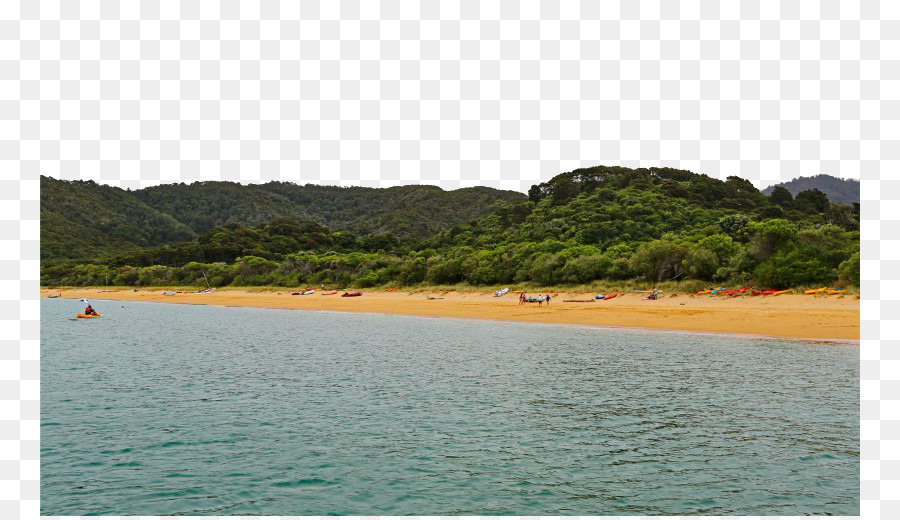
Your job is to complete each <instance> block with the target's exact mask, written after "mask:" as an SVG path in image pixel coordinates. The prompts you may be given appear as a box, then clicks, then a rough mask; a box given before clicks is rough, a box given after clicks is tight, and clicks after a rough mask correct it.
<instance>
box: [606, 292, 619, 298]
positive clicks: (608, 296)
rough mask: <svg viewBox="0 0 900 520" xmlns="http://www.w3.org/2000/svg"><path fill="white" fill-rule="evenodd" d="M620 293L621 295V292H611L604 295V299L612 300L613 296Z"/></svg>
mask: <svg viewBox="0 0 900 520" xmlns="http://www.w3.org/2000/svg"><path fill="white" fill-rule="evenodd" d="M618 295H619V293H609V294H607V295H606V296H604V297H603V299H604V300H612V299H613V298H615V297H616V296H618Z"/></svg>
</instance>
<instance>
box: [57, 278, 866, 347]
mask: <svg viewBox="0 0 900 520" xmlns="http://www.w3.org/2000/svg"><path fill="white" fill-rule="evenodd" d="M164 292H166V291H163V290H159V289H154V290H132V289H121V290H101V289H63V290H55V289H53V290H46V289H44V290H41V296H43V297H46V296H48V295H51V294H53V295H55V294H61V298H75V299H77V298H88V299H89V300H92V301H95V302H97V303H96V307H97V308H98V311H99V312H103V305H102V303H99V302H100V300H115V301H138V302H157V303H174V304H192V305H224V306H229V307H260V308H275V309H302V310H326V311H346V312H375V313H384V314H403V315H411V316H430V317H448V318H470V319H483V320H501V321H523V322H530V323H544V324H567V325H594V326H604V327H635V328H645V329H663V330H678V331H693V332H708V333H726V334H753V335H763V336H775V337H783V338H807V339H840V340H859V309H860V301H859V299H858V298H857V297H856V296H853V295H846V296H806V295H796V294H788V295H780V296H741V297H735V298H731V297H722V296H709V295H702V296H698V295H693V294H691V295H688V294H662V295H661V298H660V299H659V300H656V301H648V300H642V298H643V297H644V296H645V295H644V294H640V293H629V294H625V295H622V296H619V297H617V298H615V299H612V300H606V301H590V302H564V301H563V300H589V299H592V298H593V297H594V295H593V294H565V293H551V303H550V305H547V304H543V305H540V306H538V304H536V303H529V304H525V305H519V303H518V295H517V294H513V293H509V294H506V295H504V296H502V297H499V298H495V297H493V295H492V294H489V293H467V292H446V293H437V292H431V293H426V292H423V291H413V292H411V291H396V292H385V291H373V292H366V291H365V290H364V291H363V295H362V296H360V297H356V298H342V297H341V293H338V294H333V295H322V294H320V293H321V292H320V291H316V292H315V293H314V294H311V295H305V296H299V295H298V296H292V295H291V291H290V290H284V291H281V292H256V291H246V290H239V289H224V290H222V289H220V290H218V291H216V292H214V293H211V294H191V293H179V294H175V295H172V296H165V295H164V294H163V293H164ZM429 296H430V297H433V298H443V299H431V300H429V299H427V297H429ZM80 305H83V304H75V303H74V302H73V307H72V311H73V313H74V312H81V311H82V310H83V309H81V307H80ZM110 312H115V311H110Z"/></svg>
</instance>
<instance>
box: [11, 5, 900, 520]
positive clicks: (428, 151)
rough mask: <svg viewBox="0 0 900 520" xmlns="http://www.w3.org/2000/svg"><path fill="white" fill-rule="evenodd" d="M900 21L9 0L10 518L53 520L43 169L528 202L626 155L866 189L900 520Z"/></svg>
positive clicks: (673, 8) (889, 494)
mask: <svg viewBox="0 0 900 520" xmlns="http://www.w3.org/2000/svg"><path fill="white" fill-rule="evenodd" d="M898 11H900V4H897V3H890V2H881V3H879V2H861V3H857V2H838V1H837V0H830V1H825V2H815V3H813V2H810V3H793V2H779V1H772V0H769V1H765V2H759V3H757V2H740V3H738V2H728V3H722V5H720V3H719V2H718V1H717V0H709V1H707V0H704V1H685V2H679V3H676V2H668V1H663V0H657V1H641V2H638V1H629V0H622V1H621V2H618V3H617V2H597V1H581V2H562V3H560V2H554V1H549V2H539V1H525V2H519V1H509V0H504V1H499V2H476V1H467V2H453V1H446V2H427V3H421V4H420V3H419V2H409V1H398V2H378V1H368V2H363V1H355V2H354V1H344V0H331V1H326V2H277V1H267V2H259V3H257V2H238V1H237V0H225V1H217V2H177V1H173V0H167V1H162V2H120V1H119V0H101V1H96V0H92V1H80V2H72V1H64V0H57V1H53V2H51V1H43V0H41V1H21V2H19V3H18V4H16V3H15V2H6V3H3V4H2V6H0V198H2V200H3V202H2V205H0V239H2V240H3V243H2V247H0V267H2V268H0V273H2V274H0V286H2V287H3V291H2V296H0V298H2V300H0V302H2V318H0V319H2V320H3V321H2V324H3V326H2V329H0V333H2V338H0V341H2V342H3V343H2V346H0V355H2V358H0V408H2V412H3V413H2V415H0V483H2V485H0V516H2V517H3V518H16V517H24V518H30V517H35V516H37V515H38V511H39V508H38V498H39V489H38V475H39V464H38V456H39V423H38V418H39V397H40V392H39V381H38V379H39V363H38V353H39V322H38V319H39V306H38V303H39V302H38V299H37V298H38V296H37V289H38V260H39V248H38V238H39V202H38V201H39V194H38V185H39V183H38V175H39V174H45V175H52V176H56V177H61V178H65V179H78V178H81V179H94V180H97V181H99V182H105V183H110V184H116V185H119V186H122V187H131V188H136V187H142V186H147V185H152V184H158V183H162V182H172V181H191V180H201V179H203V180H207V179H223V180H239V181H243V182H260V181H266V180H274V179H280V180H293V181H299V182H321V183H326V184H340V185H367V186H391V185H398V184H410V183H429V184H438V185H440V186H442V187H444V188H447V189H450V188H457V187H461V186H471V185H479V184H480V185H489V186H494V187H498V188H507V189H517V190H522V191H524V190H526V189H527V188H528V187H529V186H530V185H531V184H533V183H536V182H539V181H543V180H547V179H548V178H550V177H551V176H552V175H554V174H556V173H559V172H562V171H568V170H572V169H574V168H577V167H582V166H590V165H597V164H607V165H615V164H618V165H623V166H658V165H662V166H672V167H678V168H684V169H689V170H692V171H696V172H701V173H706V174H709V175H712V176H719V177H725V176H727V175H739V176H742V177H745V178H748V179H750V180H752V181H753V182H754V183H756V184H757V185H758V186H759V187H764V186H767V185H769V184H772V183H774V182H777V181H781V180H788V179H791V178H793V177H796V176H800V175H814V174H818V173H828V174H832V175H838V176H844V177H856V178H861V179H862V199H863V202H862V211H863V216H864V219H865V222H864V223H863V242H862V251H863V259H864V261H863V278H864V282H863V302H862V316H863V320H862V341H861V363H862V365H861V369H862V370H861V374H862V380H861V392H862V393H861V395H862V401H861V417H862V423H861V439H862V441H861V442H862V465H861V479H862V482H861V493H862V496H861V498H862V502H861V504H862V514H863V516H864V517H867V518H876V517H882V518H886V517H891V516H893V517H895V518H896V517H900V502H898V501H897V500H896V497H898V496H900V486H898V480H900V406H898V400H900V380H898V379H900V378H898V373H900V372H898V369H900V343H898V341H897V339H898V337H900V334H897V332H898V321H895V320H900V308H898V305H897V304H896V302H895V300H896V299H897V298H898V296H897V295H898V294H900V273H898V267H900V231H898V230H900V225H898V221H900V205H897V204H892V202H893V201H895V200H897V199H898V198H900V181H898V180H894V179H898V178H900V176H898V174H897V166H898V159H900V146H898V144H900V143H898V140H897V135H898V132H897V130H898V123H897V120H898V116H900V101H898V99H900V98H898V92H900V89H898V86H900V85H898V80H900V66H898V65H900V61H898V59H897V56H898V53H897V50H898V34H900V22H898V16H897V14H898ZM879 320H880V321H879ZM891 339H893V341H890V340H891ZM892 499H893V500H892Z"/></svg>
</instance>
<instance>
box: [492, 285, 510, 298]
mask: <svg viewBox="0 0 900 520" xmlns="http://www.w3.org/2000/svg"><path fill="white" fill-rule="evenodd" d="M508 292H509V287H506V288H504V289H500V290H499V291H497V292H495V293H494V297H495V298H499V297H501V296H503V295H504V294H506V293H508Z"/></svg>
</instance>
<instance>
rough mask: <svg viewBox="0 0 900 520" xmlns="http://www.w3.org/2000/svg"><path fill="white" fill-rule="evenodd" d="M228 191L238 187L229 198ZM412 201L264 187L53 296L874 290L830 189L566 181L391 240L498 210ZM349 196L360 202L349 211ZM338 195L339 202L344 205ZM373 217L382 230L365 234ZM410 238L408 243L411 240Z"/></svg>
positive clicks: (57, 268)
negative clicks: (693, 283)
mask: <svg viewBox="0 0 900 520" xmlns="http://www.w3.org/2000/svg"><path fill="white" fill-rule="evenodd" d="M200 187H203V186H202V185H201V186H200ZM214 187H215V188H216V189H219V190H226V189H232V190H233V189H234V188H235V187H234V185H229V184H227V183H226V184H222V183H216V184H215V186H214ZM407 188H415V189H400V188H392V189H389V190H382V191H377V190H376V191H372V190H365V189H350V188H315V189H310V188H309V187H305V186H298V187H295V186H292V185H286V184H275V183H270V184H268V185H263V186H258V187H254V190H252V192H248V193H251V194H252V195H250V194H248V195H246V198H245V199H244V200H241V199H240V197H239V196H238V195H236V194H230V195H228V196H226V195H221V197H222V199H214V198H210V199H208V205H215V208H219V207H220V206H224V205H236V206H239V208H240V209H232V213H230V215H236V216H234V217H229V218H232V219H233V220H232V221H230V222H229V223H227V224H225V225H222V226H216V227H214V228H212V229H210V230H208V231H206V232H204V233H202V234H200V236H198V237H197V239H195V240H191V241H186V242H182V243H179V244H174V245H164V246H158V247H151V248H143V249H140V250H138V251H121V252H120V253H119V254H116V255H111V256H109V257H107V258H105V259H103V261H101V262H99V263H93V264H82V265H77V264H76V263H75V262H59V261H57V262H42V270H41V283H42V284H43V285H99V284H102V283H105V282H106V281H107V280H109V281H110V282H111V283H113V284H114V285H135V286H154V285H155V286H159V285H195V284H203V283H206V280H207V278H208V280H209V283H211V284H213V285H216V286H226V285H235V286H246V285H275V286H283V287H296V286H301V287H302V286H313V285H314V286H318V285H319V284H327V285H333V286H340V287H349V286H352V287H372V286H377V285H388V284H389V285H405V286H408V285H414V284H419V283H427V284H441V285H443V284H457V283H468V284H471V285H477V286H485V285H492V286H496V285H501V284H502V285H512V284H520V283H533V284H540V286H559V285H565V284H584V283H590V282H593V281H597V280H607V281H609V280H629V279H636V278H640V279H643V280H645V281H646V282H648V283H654V284H656V283H660V282H665V281H673V280H674V281H682V280H697V281H698V282H697V283H700V284H702V285H706V284H707V283H720V284H726V285H729V286H732V285H741V286H746V285H748V284H755V285H756V286H759V287H770V288H785V287H797V286H801V285H806V284H816V285H819V286H821V285H826V284H829V285H830V284H833V283H841V284H844V283H847V284H853V285H857V284H858V283H859V282H858V280H859V206H858V205H855V206H843V205H836V204H833V203H831V202H830V201H829V200H828V197H826V196H825V194H824V193H822V192H821V191H818V190H815V189H813V190H807V191H804V192H800V193H798V194H797V195H796V197H795V196H793V195H791V193H790V192H789V191H788V190H787V189H785V188H783V187H778V188H775V189H774V190H773V191H772V194H771V195H770V196H766V195H765V194H763V193H761V192H760V191H759V190H758V189H756V188H755V187H754V186H753V184H751V183H750V182H749V181H747V180H745V179H741V178H739V177H728V178H727V179H726V180H724V181H722V180H718V179H714V178H710V177H708V176H706V175H700V174H696V173H692V172H689V171H684V170H675V169H671V168H641V169H629V168H621V167H605V166H598V167H594V168H586V169H581V170H575V171H572V172H568V173H563V174H560V175H557V176H556V177H554V178H553V179H551V180H550V181H547V182H545V183H541V184H538V185H535V186H533V187H532V188H531V190H529V192H528V197H527V198H525V197H524V196H523V195H520V196H518V197H511V198H513V199H514V201H513V202H511V203H508V204H505V205H502V206H499V207H496V206H494V209H493V210H492V211H484V212H483V214H482V215H481V216H479V217H477V218H474V219H470V220H467V221H465V222H463V223H458V224H454V225H447V227H445V229H444V230H443V231H439V232H437V233H434V234H431V235H429V236H426V237H425V238H421V239H413V238H406V239H399V238H398V236H397V235H395V234H393V233H383V232H380V230H382V229H400V230H402V229H408V230H409V231H408V232H410V233H421V234H423V235H427V234H428V231H429V230H430V229H434V228H433V227H431V226H432V225H433V224H431V223H432V222H437V221H438V220H437V218H438V217H440V216H441V214H442V213H443V212H446V213H447V214H448V215H454V217H453V218H457V217H459V218H460V220H462V215H463V214H464V210H465V209H466V208H464V207H463V206H464V205H465V204H467V202H466V201H470V200H476V201H483V204H485V207H487V206H489V205H490V202H491V201H492V200H493V199H492V198H491V197H490V196H489V195H490V192H486V191H484V190H483V189H481V190H479V189H474V190H457V191H455V192H449V193H446V192H444V193H443V194H441V193H442V192H440V191H439V190H436V189H434V188H430V187H407ZM164 189H166V190H168V189H175V187H172V186H170V187H167V188H164ZM162 191H163V188H156V189H152V190H146V191H144V190H142V191H141V192H139V193H138V195H137V196H135V198H138V197H141V199H140V201H141V204H143V205H142V206H139V207H138V208H139V209H142V208H150V209H152V210H154V211H157V210H159V211H160V212H161V214H164V215H169V213H168V212H169V211H172V212H173V217H172V218H173V219H177V222H180V223H183V224H190V225H191V226H195V227H196V228H197V229H202V227H203V226H205V225H208V224H209V223H208V222H206V223H198V222H195V221H194V220H193V218H194V216H202V214H203V211H202V208H203V207H204V204H198V205H197V206H196V207H193V208H192V209H191V210H190V211H182V210H180V209H176V208H179V207H180V206H183V205H181V204H175V205H173V206H172V207H171V208H170V207H168V206H167V205H166V203H165V202H164V201H165V200H167V199H166V198H165V197H161V196H160V198H154V197H151V196H149V195H154V196H156V195H160V194H161V192H162ZM345 192H346V193H348V194H353V195H354V196H355V197H358V198H353V197H351V198H348V199H338V198H337V197H338V195H340V194H343V193H345ZM429 192H434V193H435V196H439V197H445V198H444V199H441V200H444V201H446V200H448V199H446V197H458V198H456V199H452V201H451V202H445V203H444V206H439V207H437V208H433V207H431V205H430V204H429V203H428V201H430V200H432V199H429V198H428V194H429ZM191 193H192V194H195V195H196V198H197V199H198V200H201V201H202V200H203V199H202V197H204V196H209V195H208V192H206V191H204V190H199V189H198V190H197V191H196V192H191ZM307 196H308V197H311V198H310V199H305V198H304V197H307ZM313 196H315V198H316V199H317V200H312V197H313ZM328 196H332V197H334V198H333V199H330V200H331V202H328V201H329V199H328ZM366 196H369V197H371V198H373V199H375V200H376V201H379V200H392V201H400V202H396V203H395V204H394V205H396V206H397V207H390V208H387V209H386V210H385V211H384V212H383V213H382V212H377V211H371V212H368V213H367V211H369V210H368V209H367V208H369V206H367V204H368V203H367V201H365V200H363V198H365V197H366ZM170 197H171V195H170ZM378 197H385V199H379V198H378ZM188 198H190V197H188ZM217 200H218V202H216V201H217ZM263 200H277V201H280V203H281V204H283V205H284V207H287V208H298V211H302V212H303V213H298V214H295V215H287V216H282V217H281V218H277V219H275V220H272V221H270V222H268V223H262V224H257V225H250V224H253V223H254V222H257V220H256V219H257V218H258V216H256V215H254V214H253V213H252V211H253V208H254V204H257V205H262V202H260V201H263ZM340 200H344V201H347V200H351V201H355V202H351V203H349V204H351V206H352V205H355V207H356V208H358V209H357V210H356V211H358V213H354V212H353V211H350V212H347V213H343V212H342V211H341V210H342V209H343V208H341V207H340ZM516 200H518V201H516ZM223 201H225V202H223ZM323 201H324V202H323ZM377 204H379V205H381V206H384V203H382V202H377ZM273 206H274V205H267V206H265V207H267V208H271V207H273ZM215 208H210V210H209V211H208V214H209V216H210V218H211V219H212V220H213V222H220V221H221V220H224V219H225V215H226V214H225V213H223V214H219V213H217V211H215V210H214V209H215ZM319 208H325V209H319ZM360 208H362V209H360ZM326 210H328V211H326ZM470 210H471V208H470ZM179 211H182V212H179ZM314 211H320V212H321V213H322V214H326V215H327V218H328V219H331V220H332V221H333V222H337V223H339V224H341V225H343V226H345V229H347V228H351V227H353V226H359V228H357V229H362V228H363V226H368V227H366V228H365V229H368V230H371V232H367V233H364V234H358V233H352V232H348V231H345V230H340V229H334V228H332V229H329V228H326V227H324V226H322V225H321V224H319V223H317V222H315V221H312V220H309V219H306V220H305V221H304V219H305V218H306V216H307V215H309V214H311V213H313V212H314ZM306 212H309V213H306ZM265 215H266V218H268V217H270V216H273V215H274V213H266V214H265ZM358 215H372V216H371V217H369V218H370V222H367V223H363V222H362V221H360V220H358V219H359V218H360V217H359V216H358ZM320 218H322V219H323V220H324V219H325V217H320ZM391 219H398V220H399V221H400V222H399V223H395V222H392V221H391ZM416 219H424V220H425V221H426V222H425V223H420V222H417V221H416ZM429 219H431V220H429ZM448 221H449V220H442V221H441V222H448ZM401 224H402V225H404V226H408V228H400V227H397V226H399V225H401ZM190 229H191V230H192V231H193V230H194V227H191V228H190Z"/></svg>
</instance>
